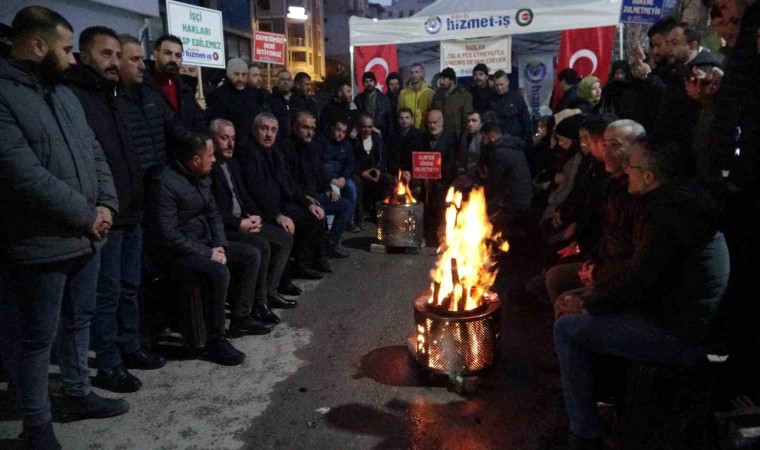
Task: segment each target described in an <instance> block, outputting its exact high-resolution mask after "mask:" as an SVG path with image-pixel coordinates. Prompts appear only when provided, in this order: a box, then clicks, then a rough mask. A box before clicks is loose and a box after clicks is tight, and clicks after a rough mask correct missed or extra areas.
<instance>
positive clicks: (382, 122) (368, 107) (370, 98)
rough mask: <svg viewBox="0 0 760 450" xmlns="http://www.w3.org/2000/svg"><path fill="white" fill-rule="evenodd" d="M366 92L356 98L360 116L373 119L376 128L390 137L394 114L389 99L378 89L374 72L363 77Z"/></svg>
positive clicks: (366, 73) (383, 134)
mask: <svg viewBox="0 0 760 450" xmlns="http://www.w3.org/2000/svg"><path fill="white" fill-rule="evenodd" d="M362 84H364V92H362V93H361V94H359V95H357V96H356V97H355V98H354V103H355V104H356V109H357V110H358V111H359V114H366V115H368V116H370V117H372V121H373V122H374V126H375V128H377V129H378V130H379V131H380V134H381V135H382V136H383V138H385V137H386V136H387V135H388V130H389V125H390V123H391V121H393V113H392V112H391V111H395V110H392V109H391V104H390V102H389V101H388V97H387V96H386V95H385V94H383V93H382V92H380V90H379V89H377V78H376V77H375V74H374V73H373V72H365V73H364V75H363V76H362Z"/></svg>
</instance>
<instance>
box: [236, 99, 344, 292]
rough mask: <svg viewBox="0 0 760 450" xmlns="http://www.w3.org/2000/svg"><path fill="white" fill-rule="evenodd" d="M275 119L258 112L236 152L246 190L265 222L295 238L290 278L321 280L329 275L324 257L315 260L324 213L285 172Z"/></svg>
mask: <svg viewBox="0 0 760 450" xmlns="http://www.w3.org/2000/svg"><path fill="white" fill-rule="evenodd" d="M277 130H278V123H277V118H276V117H275V116H274V115H273V114H270V113H261V114H259V115H258V116H256V119H255V120H254V121H253V136H252V139H250V140H249V142H248V144H247V145H246V146H244V147H242V148H240V149H239V150H238V151H236V152H235V157H236V158H237V159H238V162H239V163H240V168H241V171H242V174H243V181H244V184H245V188H246V189H247V190H248V193H249V194H250V195H251V197H252V199H253V201H254V202H255V203H256V205H257V206H258V207H259V208H260V209H261V215H262V218H263V219H264V222H267V223H273V224H275V223H276V224H277V225H279V226H281V227H282V228H283V229H285V231H287V232H288V233H290V234H292V235H293V236H294V237H295V244H294V247H293V256H294V258H295V263H294V266H293V276H294V277H296V278H306V279H320V278H322V277H323V275H322V273H327V272H331V271H332V270H331V269H330V264H329V263H328V262H327V260H326V259H324V258H319V259H317V258H316V254H317V250H318V249H319V248H320V246H321V245H322V241H323V239H324V238H325V236H324V230H325V222H324V219H325V211H324V210H323V209H322V208H321V207H319V205H317V204H316V203H315V202H312V201H311V200H310V199H309V198H308V197H307V196H306V194H305V193H304V192H303V190H301V188H300V187H299V186H298V184H297V183H296V182H295V180H293V177H292V175H291V174H290V172H289V171H288V170H287V165H286V164H285V161H284V159H283V156H282V152H281V151H280V149H279V148H278V147H277V146H276V145H275V141H276V137H277Z"/></svg>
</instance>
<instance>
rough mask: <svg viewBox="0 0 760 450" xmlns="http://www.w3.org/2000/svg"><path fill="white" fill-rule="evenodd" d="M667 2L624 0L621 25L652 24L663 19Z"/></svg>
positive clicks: (657, 0)
mask: <svg viewBox="0 0 760 450" xmlns="http://www.w3.org/2000/svg"><path fill="white" fill-rule="evenodd" d="M664 4H665V0H623V6H622V8H621V9H620V22H621V23H642V24H652V23H655V22H657V21H658V20H660V18H662V12H663V9H664V8H663V7H664Z"/></svg>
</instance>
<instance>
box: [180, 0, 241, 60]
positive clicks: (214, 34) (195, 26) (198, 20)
mask: <svg viewBox="0 0 760 450" xmlns="http://www.w3.org/2000/svg"><path fill="white" fill-rule="evenodd" d="M166 22H167V24H168V26H169V33H171V34H173V35H175V36H177V37H179V38H180V39H181V40H182V46H183V48H184V55H183V56H182V62H183V63H184V64H191V65H196V66H203V67H216V68H219V69H224V68H225V67H226V64H227V62H226V59H225V57H224V29H223V25H222V13H221V12H220V11H217V10H214V9H208V8H201V7H198V6H193V5H188V4H186V3H180V2H175V1H172V0H166Z"/></svg>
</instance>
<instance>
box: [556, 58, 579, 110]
mask: <svg viewBox="0 0 760 450" xmlns="http://www.w3.org/2000/svg"><path fill="white" fill-rule="evenodd" d="M557 81H559V88H560V90H561V91H562V98H561V99H560V101H559V103H558V104H557V107H556V108H555V111H557V112H560V111H564V110H566V109H569V108H571V107H572V105H574V104H575V103H576V102H577V101H578V83H580V82H581V77H579V76H578V73H577V72H576V71H575V70H573V69H570V68H567V69H564V70H562V71H561V72H560V73H559V74H558V75H557Z"/></svg>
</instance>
